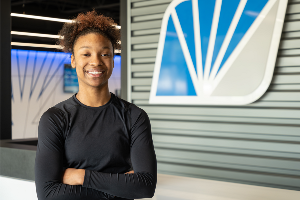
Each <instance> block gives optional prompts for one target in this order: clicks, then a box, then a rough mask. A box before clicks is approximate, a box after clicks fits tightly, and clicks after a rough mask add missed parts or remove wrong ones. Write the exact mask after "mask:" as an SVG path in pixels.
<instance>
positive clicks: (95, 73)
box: [88, 72, 102, 74]
mask: <svg viewBox="0 0 300 200" xmlns="http://www.w3.org/2000/svg"><path fill="white" fill-rule="evenodd" d="M88 73H90V74H102V72H88Z"/></svg>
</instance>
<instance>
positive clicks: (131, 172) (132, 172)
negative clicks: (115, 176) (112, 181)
mask: <svg viewBox="0 0 300 200" xmlns="http://www.w3.org/2000/svg"><path fill="white" fill-rule="evenodd" d="M125 174H134V171H133V170H131V171H129V172H126V173H125Z"/></svg>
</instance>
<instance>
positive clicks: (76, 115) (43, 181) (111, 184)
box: [35, 11, 157, 200]
mask: <svg viewBox="0 0 300 200" xmlns="http://www.w3.org/2000/svg"><path fill="white" fill-rule="evenodd" d="M59 34H60V35H62V36H63V37H62V38H61V39H60V44H61V45H62V46H63V48H64V49H63V50H64V51H66V52H71V53H72V55H71V65H72V67H73V68H76V72H77V76H78V82H79V91H78V93H76V94H74V95H73V96H72V97H71V98H69V99H67V100H65V101H63V102H61V103H59V104H57V105H55V106H54V107H52V108H50V109H48V110H47V111H46V112H45V113H44V114H43V115H42V117H41V119H40V122H39V127H38V146H37V152H36V160H35V182H36V191H37V196H38V199H39V200H44V199H50V200H52V199H53V200H54V199H55V200H69V199H70V200H77V199H78V200H83V199H84V200H94V199H95V200H96V199H97V200H101V199H116V200H119V199H138V198H151V197H152V196H153V195H154V191H155V187H156V182H157V163H156V156H155V152H154V147H153V141H152V135H151V127H150V121H149V118H148V116H147V114H146V113H145V111H143V110H142V109H140V108H138V107H137V106H135V105H134V104H131V103H128V102H126V101H124V100H122V99H119V98H117V97H116V96H115V95H114V94H112V93H110V92H109V89H108V79H109V78H110V76H111V74H112V71H113V68H114V60H113V57H114V49H115V48H116V47H118V41H119V30H117V29H116V28H115V26H114V22H113V21H112V20H111V19H110V18H108V17H104V16H103V15H97V13H96V12H95V11H92V12H88V13H86V14H83V13H81V14H79V15H78V17H77V18H76V19H75V21H74V22H73V23H66V24H64V26H63V28H62V30H61V31H60V33H59Z"/></svg>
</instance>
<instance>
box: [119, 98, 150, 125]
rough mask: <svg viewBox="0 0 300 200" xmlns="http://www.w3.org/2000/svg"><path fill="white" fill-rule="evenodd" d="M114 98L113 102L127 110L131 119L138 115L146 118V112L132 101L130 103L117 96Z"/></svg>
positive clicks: (136, 117)
mask: <svg viewBox="0 0 300 200" xmlns="http://www.w3.org/2000/svg"><path fill="white" fill-rule="evenodd" d="M115 99H116V100H115V104H117V105H118V106H119V107H120V108H122V109H124V110H125V111H127V112H129V114H130V116H131V119H132V120H133V121H135V120H136V119H138V118H139V117H143V118H148V115H147V113H146V112H145V111H144V110H143V109H142V108H140V107H138V106H137V105H135V104H134V103H130V102H128V101H126V100H124V99H121V98H119V97H116V98H115Z"/></svg>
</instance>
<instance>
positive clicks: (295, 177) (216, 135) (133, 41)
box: [127, 0, 300, 190]
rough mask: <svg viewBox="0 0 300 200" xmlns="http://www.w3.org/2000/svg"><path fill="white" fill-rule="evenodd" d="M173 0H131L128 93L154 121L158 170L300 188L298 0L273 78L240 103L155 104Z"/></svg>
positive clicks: (291, 8)
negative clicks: (160, 50) (161, 45)
mask: <svg viewBox="0 0 300 200" xmlns="http://www.w3.org/2000/svg"><path fill="white" fill-rule="evenodd" d="M170 2H171V0H160V1H157V0H147V1H145V0H130V3H129V5H130V12H129V14H128V18H127V19H128V20H129V21H130V24H131V26H130V30H128V37H129V38H128V41H130V42H128V45H130V49H131V51H130V52H128V55H129V56H128V59H130V66H128V74H130V80H129V82H131V85H130V87H128V89H129V90H130V94H129V96H130V97H131V98H130V100H131V101H132V102H133V103H135V104H136V105H137V106H139V107H140V108H142V109H144V110H145V111H146V112H147V113H148V116H149V118H150V120H151V126H152V134H153V140H154V146H155V151H156V155H157V160H158V172H159V173H165V174H174V175H181V176H189V177H198V178H207V179H215V180H222V181H230V182H239V183H245V184H253V185H262V186H269V187H278V188H287V189H293V190H300V148H299V147H300V51H299V49H300V1H299V0H290V1H289V4H288V8H287V13H286V17H285V22H284V28H283V33H282V37H281V42H280V48H279V52H278V58H277V62H276V67H275V72H274V76H273V79H272V83H271V85H270V87H269V88H268V90H267V92H266V93H265V94H264V95H263V96H262V97H261V98H260V99H259V100H257V101H256V102H254V103H251V104H249V105H243V106H192V105H191V106H182V105H179V106H176V105H150V104H149V103H148V102H149V95H150V88H151V83H152V76H153V69H154V63H155V58H156V53H157V46H158V40H159V34H160V27H161V23H162V18H163V15H164V12H165V10H166V8H167V7H168V5H169V4H170Z"/></svg>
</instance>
